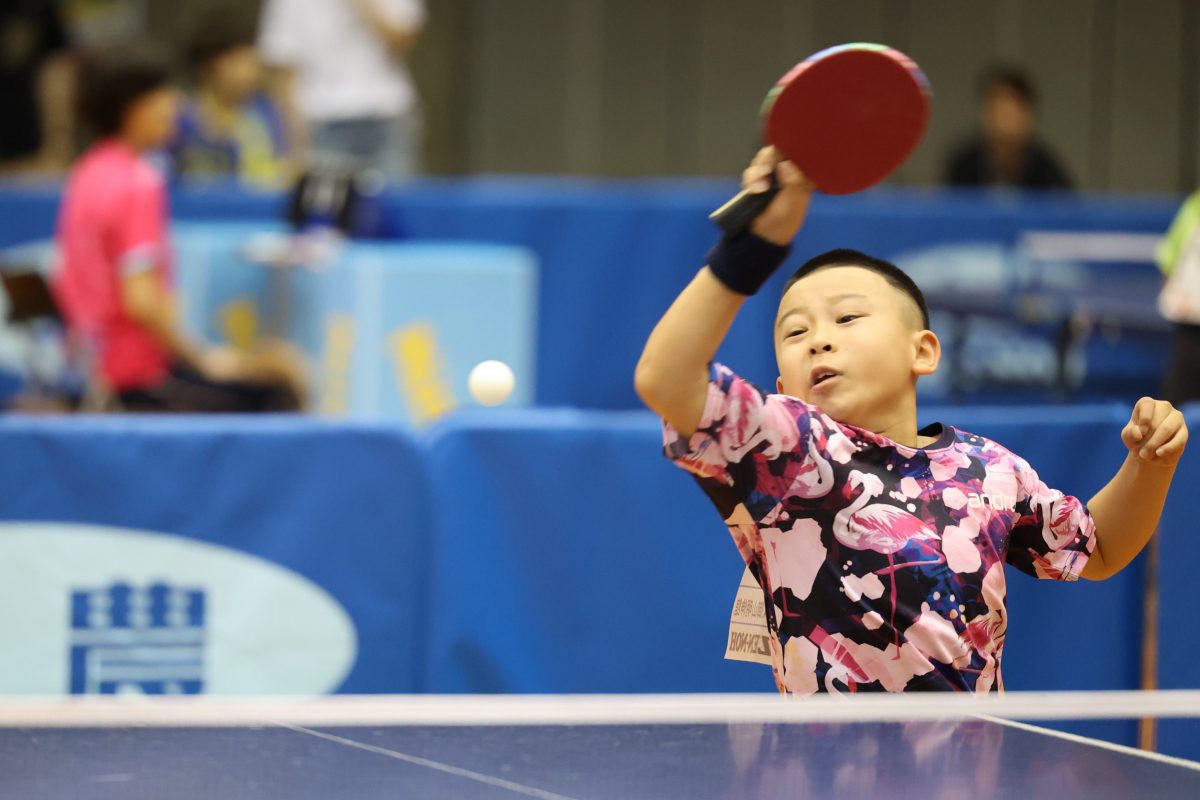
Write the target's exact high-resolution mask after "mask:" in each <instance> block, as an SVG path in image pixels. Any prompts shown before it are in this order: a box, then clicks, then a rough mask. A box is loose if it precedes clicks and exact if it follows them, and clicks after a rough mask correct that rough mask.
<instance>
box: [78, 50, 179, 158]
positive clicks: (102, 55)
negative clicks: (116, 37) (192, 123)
mask: <svg viewBox="0 0 1200 800" xmlns="http://www.w3.org/2000/svg"><path fill="white" fill-rule="evenodd" d="M80 75H81V78H80V83H79V112H80V115H81V116H82V117H83V120H84V122H86V123H87V124H88V125H89V126H90V127H91V129H92V133H94V134H95V135H96V136H99V137H102V138H103V137H105V136H112V135H113V134H115V133H117V132H118V131H120V130H121V125H122V124H123V123H124V121H125V115H126V113H127V112H128V111H129V107H130V106H132V105H133V104H134V103H135V102H137V101H138V100H139V99H141V98H142V97H144V96H145V95H148V94H150V93H151V92H154V91H157V90H158V89H162V88H164V87H166V86H169V85H171V83H172V82H173V79H174V70H173V69H172V63H171V59H170V58H169V57H168V56H167V54H166V52H165V51H164V50H162V49H161V48H159V47H157V46H155V45H151V44H136V45H125V46H123V47H121V48H120V49H119V50H118V49H112V50H104V51H99V52H94V53H91V54H89V55H88V56H86V57H85V59H84V63H83V68H82V69H81V70H80Z"/></svg>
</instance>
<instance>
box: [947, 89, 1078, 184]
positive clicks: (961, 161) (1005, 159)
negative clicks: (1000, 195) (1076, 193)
mask: <svg viewBox="0 0 1200 800" xmlns="http://www.w3.org/2000/svg"><path fill="white" fill-rule="evenodd" d="M979 100H980V130H979V132H978V133H976V134H974V135H973V136H972V137H971V138H970V139H968V140H967V141H965V142H963V143H962V144H961V145H960V146H959V147H958V148H957V149H956V150H954V151H953V153H952V154H951V156H950V158H949V159H948V160H947V162H946V167H945V183H947V184H948V185H950V186H989V187H1008V188H1014V189H1071V188H1072V183H1071V179H1070V177H1068V175H1067V171H1066V170H1065V169H1064V168H1063V166H1062V165H1061V164H1060V163H1059V161H1058V159H1057V158H1055V156H1054V154H1053V153H1051V152H1050V150H1049V149H1048V148H1047V147H1046V146H1045V144H1043V143H1042V142H1041V141H1039V140H1038V138H1037V136H1036V134H1035V133H1034V129H1035V127H1036V124H1037V93H1036V91H1035V90H1034V88H1033V84H1032V82H1031V81H1030V80H1029V78H1028V76H1026V75H1025V73H1024V72H1022V71H1021V70H1019V69H1016V68H1013V67H994V68H992V69H989V70H988V71H986V72H985V73H984V74H983V76H982V77H981V78H980V80H979Z"/></svg>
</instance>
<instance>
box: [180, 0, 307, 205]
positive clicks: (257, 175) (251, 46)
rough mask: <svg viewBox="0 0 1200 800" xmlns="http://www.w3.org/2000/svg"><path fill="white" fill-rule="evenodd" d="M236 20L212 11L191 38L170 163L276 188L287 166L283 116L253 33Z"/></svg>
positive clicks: (193, 174)
mask: <svg viewBox="0 0 1200 800" xmlns="http://www.w3.org/2000/svg"><path fill="white" fill-rule="evenodd" d="M236 19H237V18H236V16H235V15H232V14H231V13H229V12H228V11H223V10H220V9H218V10H217V11H216V12H214V13H212V14H209V15H207V16H206V17H205V19H204V20H203V21H202V23H201V25H200V26H199V29H198V31H197V33H196V35H195V37H194V38H193V40H192V43H191V47H190V52H189V54H190V61H191V66H192V69H193V71H194V76H195V88H194V91H193V92H192V94H191V96H190V97H188V99H187V100H186V102H185V103H184V106H183V111H182V113H181V115H180V118H179V130H178V133H177V135H176V137H175V140H174V141H173V142H172V144H171V147H170V157H171V158H170V160H171V164H172V168H173V170H174V172H175V173H176V174H178V175H181V176H183V177H185V178H221V177H236V178H238V179H239V180H240V181H241V182H242V183H244V184H246V185H248V186H255V187H259V188H265V189H272V188H279V187H281V186H282V185H283V183H284V182H285V180H286V179H287V177H288V172H289V170H288V162H287V159H286V152H285V145H284V131H283V118H282V116H281V115H280V114H279V111H278V109H277V108H276V107H275V104H274V102H273V101H272V100H271V98H270V97H268V96H267V94H266V93H265V92H264V91H263V69H262V63H261V61H260V60H259V56H258V51H257V49H256V48H255V42H254V32H253V31H252V30H250V29H249V28H248V27H245V26H242V25H239V24H238V23H237V22H236Z"/></svg>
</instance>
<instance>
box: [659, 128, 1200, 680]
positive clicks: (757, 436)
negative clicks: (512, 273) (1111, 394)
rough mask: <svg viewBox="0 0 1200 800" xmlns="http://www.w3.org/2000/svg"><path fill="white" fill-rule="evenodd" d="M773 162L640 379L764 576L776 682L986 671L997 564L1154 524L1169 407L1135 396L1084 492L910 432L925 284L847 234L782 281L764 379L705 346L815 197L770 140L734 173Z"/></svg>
mask: <svg viewBox="0 0 1200 800" xmlns="http://www.w3.org/2000/svg"><path fill="white" fill-rule="evenodd" d="M772 170H774V172H775V176H776V179H777V180H778V182H779V184H780V186H781V189H780V191H779V194H778V195H777V196H776V197H775V198H774V200H772V201H771V203H770V205H769V206H767V208H766V210H765V211H764V212H763V213H762V214H760V215H759V216H758V217H757V218H756V219H755V221H754V223H753V224H752V226H751V228H750V230H749V231H748V232H746V233H743V234H740V235H738V236H734V237H728V236H727V237H726V238H724V239H722V241H721V242H720V243H719V244H718V245H717V246H716V247H715V248H714V249H713V251H712V252H710V253H709V259H708V265H707V266H706V267H704V268H703V269H702V270H701V271H700V272H699V274H697V276H696V277H695V279H694V280H693V281H692V282H691V283H690V284H689V285H688V286H687V288H685V289H684V290H683V292H682V293H681V294H680V295H679V297H678V298H677V299H676V300H675V302H674V303H673V304H672V305H671V307H670V308H669V309H668V310H667V312H666V314H665V315H664V316H663V318H662V320H661V321H660V322H659V323H658V325H657V326H656V327H655V329H654V331H653V333H651V335H650V338H649V340H648V341H647V343H646V347H645V351H644V352H643V354H642V358H641V361H640V362H639V363H638V367H637V374H636V385H637V390H638V394H639V395H640V397H641V398H642V400H643V401H644V402H645V403H646V405H647V406H649V407H650V408H651V409H653V410H654V411H655V412H656V413H658V414H659V415H660V416H661V417H662V418H663V420H664V439H665V449H666V453H667V455H668V457H670V458H671V459H672V460H673V461H674V462H675V463H677V464H678V465H679V466H681V467H683V468H684V469H686V470H688V471H689V472H691V473H693V474H694V475H695V476H697V478H698V479H699V481H700V483H701V485H702V487H703V488H704V489H705V491H706V493H707V494H708V495H709V497H710V499H711V500H712V501H713V503H714V504H715V505H716V506H717V508H718V510H719V511H720V512H721V514H722V516H723V517H724V518H725V519H726V522H727V523H728V525H729V528H730V531H731V533H732V534H733V537H734V540H735V542H736V544H737V547H738V549H739V550H740V551H741V554H742V557H743V558H744V559H745V561H746V563H747V565H748V566H749V568H750V570H751V572H753V574H754V576H755V578H757V580H758V582H759V584H760V585H761V586H762V587H763V589H764V594H765V598H766V616H767V625H768V628H769V629H770V631H771V634H772V636H771V637H770V644H771V649H772V653H771V661H772V669H773V671H774V674H775V679H776V682H777V683H778V685H779V688H780V690H781V691H784V692H788V693H792V694H799V695H807V694H812V693H814V692H822V691H827V692H850V691H891V692H899V691H919V690H957V691H975V692H988V691H993V690H999V689H1001V688H1002V680H1001V676H1000V658H1001V652H1002V650H1003V647H1004V634H1005V629H1006V627H1007V614H1006V612H1005V606H1004V600H1005V583H1004V563H1005V562H1007V563H1010V564H1012V565H1014V566H1016V567H1017V568H1018V569H1021V570H1023V571H1025V572H1028V573H1030V574H1033V575H1036V576H1037V577H1039V578H1052V579H1056V580H1076V579H1078V578H1079V577H1085V578H1089V579H1102V578H1106V577H1108V576H1110V575H1113V574H1114V573H1116V572H1117V571H1118V570H1120V569H1121V568H1122V567H1124V566H1125V565H1126V564H1128V563H1129V562H1130V561H1131V560H1132V559H1133V558H1134V556H1136V555H1137V553H1138V552H1139V551H1140V550H1141V549H1142V547H1143V546H1144V545H1145V543H1146V541H1147V540H1148V539H1149V538H1150V536H1151V534H1152V533H1153V532H1154V528H1155V526H1156V525H1157V523H1158V518H1159V514H1160V513H1161V510H1162V506H1163V502H1164V500H1165V498H1166V494H1167V489H1168V486H1169V485H1170V482H1171V476H1172V474H1173V473H1174V468H1175V465H1176V463H1177V462H1178V460H1179V457H1180V455H1181V454H1182V452H1183V449H1184V445H1185V443H1186V441H1187V428H1186V426H1185V424H1184V421H1183V416H1182V414H1180V412H1179V411H1177V410H1175V409H1174V408H1173V407H1172V406H1171V405H1170V404H1169V403H1166V402H1163V401H1157V400H1153V399H1151V398H1148V397H1144V398H1142V399H1141V400H1139V401H1138V402H1137V404H1136V406H1135V407H1134V409H1133V413H1132V416H1131V418H1130V420H1129V424H1128V425H1126V426H1125V428H1124V429H1123V430H1122V431H1121V438H1122V440H1123V441H1124V443H1125V445H1126V446H1127V447H1128V448H1129V455H1128V457H1127V458H1126V459H1125V462H1124V463H1123V464H1122V465H1121V467H1120V469H1119V470H1118V471H1117V473H1116V475H1115V476H1114V477H1113V479H1112V480H1111V481H1110V482H1109V483H1108V485H1107V486H1105V487H1104V488H1103V489H1101V490H1100V492H1098V493H1097V494H1096V496H1095V497H1093V498H1092V499H1091V500H1090V501H1089V502H1088V503H1087V506H1086V507H1085V506H1084V504H1083V503H1082V502H1080V501H1079V500H1078V499H1076V498H1074V497H1069V496H1066V495H1064V494H1062V493H1061V492H1058V491H1055V490H1053V489H1051V488H1049V487H1048V486H1046V485H1045V484H1044V483H1043V482H1042V481H1041V480H1039V479H1038V476H1037V474H1036V473H1035V472H1034V471H1033V469H1032V468H1031V467H1030V465H1029V464H1027V463H1026V462H1025V461H1023V460H1022V459H1021V458H1020V457H1019V456H1017V455H1015V454H1013V453H1011V452H1009V451H1008V450H1006V449H1005V448H1004V447H1002V446H1001V445H999V444H997V443H995V442H992V441H989V440H988V439H985V438H983V437H981V436H976V435H974V434H970V433H966V432H964V431H959V430H956V429H954V428H952V427H950V426H948V425H932V426H929V427H927V428H922V429H920V430H918V429H917V409H916V382H917V379H918V378H919V377H920V376H922V375H928V374H931V373H932V372H933V371H934V370H936V369H937V366H938V359H939V357H940V345H939V343H938V339H937V336H935V335H934V333H933V332H932V331H930V330H928V327H929V321H928V313H927V310H926V308H925V302H924V298H923V297H922V296H921V293H920V290H919V289H918V288H917V287H916V285H915V284H913V282H912V281H911V279H909V278H908V277H907V276H906V275H904V273H903V272H901V271H900V270H898V269H897V268H896V267H894V266H893V265H891V264H888V263H887V262H884V261H880V260H878V259H874V258H871V257H870V256H866V255H864V254H861V253H856V252H854V251H833V252H831V253H827V254H825V255H823V256H817V257H816V258H814V259H813V260H811V261H810V262H808V263H807V264H805V265H804V266H802V267H801V268H800V269H799V270H797V272H796V275H795V276H793V278H792V280H791V281H789V282H788V284H787V286H786V288H785V291H784V294H783V298H782V300H781V302H780V306H779V313H778V316H777V320H776V326H775V352H776V359H777V362H778V366H779V378H778V380H777V382H776V389H777V392H778V393H777V394H766V393H764V392H762V391H761V390H759V389H758V388H756V387H754V386H752V385H751V384H749V383H748V382H746V381H745V380H743V379H742V378H740V377H738V376H737V375H736V374H734V373H733V372H732V371H730V370H729V369H728V368H726V367H724V366H722V365H720V364H716V363H712V358H713V356H714V354H715V353H716V351H717V347H718V345H719V344H720V343H721V340H722V339H723V338H724V336H725V334H726V332H727V331H728V330H729V327H730V325H731V324H732V322H733V319H734V316H735V315H736V314H737V311H738V309H739V308H740V306H741V304H742V302H743V301H744V300H745V299H746V297H747V296H748V295H751V294H753V293H754V292H755V291H756V290H757V289H758V288H760V287H761V286H762V284H763V283H764V282H765V281H766V279H767V278H768V277H769V276H770V274H771V273H772V272H773V271H774V269H775V268H776V267H778V266H779V264H780V263H781V262H782V261H783V259H784V258H785V257H786V255H787V253H788V250H789V248H790V243H791V241H792V239H793V237H794V236H795V235H796V233H797V231H799V229H800V226H801V224H802V223H803V221H804V217H805V214H806V212H807V209H808V204H809V199H810V195H811V186H810V185H809V184H808V182H807V181H806V180H805V178H804V176H803V175H802V174H801V173H800V171H799V170H798V169H797V168H796V167H795V166H794V165H793V164H791V163H790V162H787V161H779V162H778V163H777V156H776V154H775V152H774V151H773V150H772V149H770V148H767V149H764V150H763V151H761V152H760V153H759V154H758V156H756V158H755V159H754V161H753V163H752V164H751V165H750V167H749V168H748V169H747V170H746V172H745V173H744V175H743V184H744V186H745V188H746V189H747V190H748V191H751V192H759V191H764V190H766V189H767V186H768V178H769V176H770V175H771V172H772Z"/></svg>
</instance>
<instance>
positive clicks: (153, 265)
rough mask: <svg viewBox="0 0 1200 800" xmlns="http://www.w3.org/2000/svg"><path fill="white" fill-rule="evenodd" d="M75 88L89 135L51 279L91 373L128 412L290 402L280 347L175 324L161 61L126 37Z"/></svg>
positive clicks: (171, 130)
mask: <svg viewBox="0 0 1200 800" xmlns="http://www.w3.org/2000/svg"><path fill="white" fill-rule="evenodd" d="M79 94H80V97H79V99H80V111H81V115H82V117H83V119H84V121H85V122H87V123H88V124H90V126H91V127H92V129H93V130H92V132H93V133H94V134H95V135H96V137H97V139H96V141H95V143H94V144H93V145H92V146H91V147H90V148H89V149H88V150H87V151H86V152H85V153H84V154H83V155H82V156H81V157H80V159H79V160H78V162H77V163H76V164H75V166H74V167H73V168H72V170H71V173H70V175H69V177H68V180H67V185H66V188H65V190H64V193H63V199H62V204H61V207H60V208H59V217H58V230H57V233H56V246H57V258H58V263H57V265H56V270H55V275H54V280H53V284H54V290H55V296H56V298H57V300H58V303H59V305H60V306H61V308H62V311H63V313H64V315H65V317H66V319H67V323H68V326H69V328H70V329H71V332H72V334H73V335H74V336H75V337H76V338H77V339H78V340H79V341H80V342H83V343H85V346H86V347H87V348H88V349H89V350H91V351H92V352H93V353H94V356H95V358H96V363H95V369H96V371H97V373H98V374H97V376H96V377H97V378H98V379H99V380H101V381H102V382H103V384H104V385H105V386H106V388H108V389H109V390H111V391H112V392H113V393H114V394H115V395H116V396H117V398H119V401H120V404H121V406H122V407H123V408H124V409H126V410H131V411H276V410H294V409H296V408H298V407H299V405H300V403H299V398H300V386H301V378H302V376H301V374H300V369H299V365H298V364H297V362H296V359H295V357H294V356H293V355H292V354H291V352H290V351H289V350H288V349H287V348H286V347H284V346H282V345H273V344H272V345H266V346H264V347H263V348H262V349H261V350H256V351H253V352H239V351H234V350H231V349H228V348H217V347H209V346H206V345H203V344H201V343H200V342H197V341H195V340H193V339H191V338H190V337H189V336H187V334H185V333H184V331H183V330H182V329H181V326H180V323H179V319H178V314H177V310H176V309H177V304H176V297H175V291H174V281H173V265H172V260H171V252H170V244H169V241H168V224H169V212H168V207H167V194H166V189H165V182H164V179H163V176H162V174H161V173H160V172H159V171H158V170H157V169H156V168H155V167H154V166H153V165H152V164H151V163H150V162H149V161H148V160H147V158H146V157H147V156H148V155H149V154H151V153H153V152H154V151H156V150H158V149H159V148H162V147H163V146H165V145H166V144H167V143H168V142H169V141H171V138H172V137H173V136H174V134H175V127H176V120H177V119H178V114H179V100H178V91H177V89H176V88H175V86H174V85H173V83H172V74H171V69H170V64H169V61H168V60H167V59H166V58H165V57H164V56H163V55H162V54H161V53H159V52H158V51H156V50H154V49H152V48H147V47H130V46H126V47H123V48H121V50H120V51H114V52H111V53H108V54H104V55H99V56H96V57H92V58H89V59H86V60H85V62H84V65H83V69H82V70H81V80H80V92H79Z"/></svg>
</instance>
